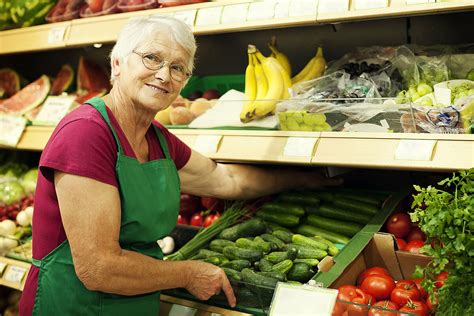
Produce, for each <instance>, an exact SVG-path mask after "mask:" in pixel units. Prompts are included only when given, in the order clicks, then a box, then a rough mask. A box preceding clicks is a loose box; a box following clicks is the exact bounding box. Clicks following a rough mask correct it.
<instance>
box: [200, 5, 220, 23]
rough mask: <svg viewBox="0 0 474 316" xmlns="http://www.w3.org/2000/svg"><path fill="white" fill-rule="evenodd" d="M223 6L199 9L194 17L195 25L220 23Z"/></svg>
mask: <svg viewBox="0 0 474 316" xmlns="http://www.w3.org/2000/svg"><path fill="white" fill-rule="evenodd" d="M222 8H223V7H212V8H203V9H199V11H198V13H197V17H196V26H205V25H216V24H219V23H221V14H222Z"/></svg>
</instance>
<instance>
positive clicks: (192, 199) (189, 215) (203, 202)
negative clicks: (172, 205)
mask: <svg viewBox="0 0 474 316" xmlns="http://www.w3.org/2000/svg"><path fill="white" fill-rule="evenodd" d="M223 210H224V201H223V200H220V199H216V198H213V197H199V196H194V195H190V194H181V201H180V207H179V215H178V224H184V225H192V226H198V227H208V226H210V225H211V224H212V223H214V221H216V220H217V219H218V218H219V217H221V213H222V212H223Z"/></svg>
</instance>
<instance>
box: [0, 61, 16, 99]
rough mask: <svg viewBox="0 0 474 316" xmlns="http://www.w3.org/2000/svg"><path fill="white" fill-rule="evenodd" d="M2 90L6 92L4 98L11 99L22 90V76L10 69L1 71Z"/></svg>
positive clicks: (0, 83)
mask: <svg viewBox="0 0 474 316" xmlns="http://www.w3.org/2000/svg"><path fill="white" fill-rule="evenodd" d="M0 90H4V91H5V92H4V95H3V97H6V98H9V97H11V96H12V95H14V94H15V93H17V92H18V90H20V76H19V75H18V73H17V72H16V71H15V70H13V69H10V68H3V69H0Z"/></svg>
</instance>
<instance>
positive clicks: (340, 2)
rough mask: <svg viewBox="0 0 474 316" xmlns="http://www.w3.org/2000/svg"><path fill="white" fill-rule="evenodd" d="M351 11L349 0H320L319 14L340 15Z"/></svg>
mask: <svg viewBox="0 0 474 316" xmlns="http://www.w3.org/2000/svg"><path fill="white" fill-rule="evenodd" d="M346 11H349V0H319V4H318V13H340V12H346Z"/></svg>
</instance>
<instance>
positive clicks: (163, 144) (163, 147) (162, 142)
mask: <svg viewBox="0 0 474 316" xmlns="http://www.w3.org/2000/svg"><path fill="white" fill-rule="evenodd" d="M151 124H152V125H153V128H154V130H155V133H156V136H157V137H158V141H159V142H160V146H161V150H163V155H164V156H165V158H166V159H171V155H170V151H169V149H168V142H167V141H166V139H165V136H164V135H163V133H162V132H161V131H160V129H159V128H158V127H156V125H155V124H153V123H151Z"/></svg>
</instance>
